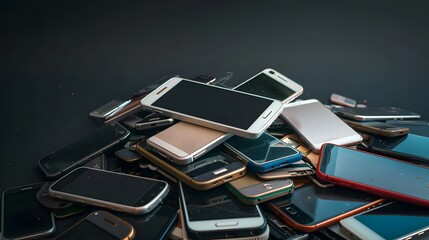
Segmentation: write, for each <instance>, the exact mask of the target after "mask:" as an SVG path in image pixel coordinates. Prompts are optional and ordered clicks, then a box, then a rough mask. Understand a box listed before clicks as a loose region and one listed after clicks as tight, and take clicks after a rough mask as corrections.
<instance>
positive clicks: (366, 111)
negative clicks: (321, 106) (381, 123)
mask: <svg viewBox="0 0 429 240" xmlns="http://www.w3.org/2000/svg"><path fill="white" fill-rule="evenodd" d="M333 112H334V113H335V114H337V115H338V116H341V117H346V118H351V119H354V120H357V121H374V120H389V119H410V118H420V115H419V114H418V113H415V112H411V111H409V110H405V109H402V108H397V107H367V108H338V109H334V110H333Z"/></svg>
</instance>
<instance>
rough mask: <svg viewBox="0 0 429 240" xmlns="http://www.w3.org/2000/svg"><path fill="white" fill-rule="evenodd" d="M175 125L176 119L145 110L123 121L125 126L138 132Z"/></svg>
mask: <svg viewBox="0 0 429 240" xmlns="http://www.w3.org/2000/svg"><path fill="white" fill-rule="evenodd" d="M173 123H174V119H173V118H171V117H166V116H163V115H161V114H158V113H154V112H150V111H144V110H143V111H141V112H140V113H138V114H136V115H132V116H129V117H127V118H126V119H125V120H123V121H122V124H124V126H126V127H128V128H131V129H135V130H138V131H141V130H147V129H152V128H157V127H164V126H169V125H172V124H173Z"/></svg>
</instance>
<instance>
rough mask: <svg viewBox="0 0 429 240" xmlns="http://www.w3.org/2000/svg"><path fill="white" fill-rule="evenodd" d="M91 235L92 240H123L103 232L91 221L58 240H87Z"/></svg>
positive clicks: (85, 222) (80, 224)
mask: <svg viewBox="0 0 429 240" xmlns="http://www.w3.org/2000/svg"><path fill="white" fill-rule="evenodd" d="M89 234H90V235H91V238H92V239H106V240H109V239H112V240H114V239H121V238H117V237H115V236H113V235H111V234H110V233H109V232H107V231H105V230H103V229H102V228H100V227H98V226H97V225H95V224H93V223H91V222H90V221H87V220H86V221H82V222H81V223H79V224H78V225H76V226H75V227H74V228H73V229H71V230H69V231H68V232H66V233H65V234H63V235H61V236H60V237H59V238H57V239H58V240H75V239H86V238H88V235H89Z"/></svg>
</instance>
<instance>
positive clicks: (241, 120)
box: [152, 80, 273, 129]
mask: <svg viewBox="0 0 429 240" xmlns="http://www.w3.org/2000/svg"><path fill="white" fill-rule="evenodd" d="M272 102H273V100H270V99H267V98H262V97H257V96H252V95H248V94H245V93H241V92H238V91H232V90H228V89H223V88H220V87H214V86H208V85H204V84H200V83H194V82H192V81H186V80H182V81H180V82H179V83H178V84H177V85H175V86H174V87H173V88H171V89H170V90H169V91H168V92H166V93H165V94H164V95H163V96H162V97H161V98H159V99H158V100H156V101H155V102H154V103H153V104H152V106H155V107H159V108H163V109H168V110H170V111H175V112H179V113H182V114H187V115H190V116H194V117H198V118H201V119H206V120H209V121H212V122H217V123H221V124H224V125H229V126H232V127H236V128H240V129H248V128H249V127H250V126H251V125H252V124H253V123H254V122H255V121H256V120H257V119H258V118H259V117H260V115H261V114H262V113H263V112H264V111H265V110H266V109H267V108H268V107H269V106H270V105H271V104H272ZM243 109H246V111H242V110H243Z"/></svg>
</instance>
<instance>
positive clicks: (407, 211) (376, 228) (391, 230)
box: [340, 202, 429, 240]
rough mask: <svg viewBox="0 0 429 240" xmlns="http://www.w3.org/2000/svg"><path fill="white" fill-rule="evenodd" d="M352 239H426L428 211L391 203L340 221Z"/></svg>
mask: <svg viewBox="0 0 429 240" xmlns="http://www.w3.org/2000/svg"><path fill="white" fill-rule="evenodd" d="M340 225H341V228H342V230H343V231H345V232H346V233H348V234H349V235H350V236H352V238H354V239H371V240H383V239H386V240H387V239H404V240H405V239H414V238H416V239H417V238H419V239H420V238H423V237H424V236H428V230H429V208H426V207H420V206H416V205H413V204H408V203H404V202H390V203H387V204H384V205H382V206H379V207H377V208H374V209H371V210H369V211H366V212H363V213H361V214H358V215H355V216H352V217H348V218H346V219H343V220H341V221H340Z"/></svg>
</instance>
